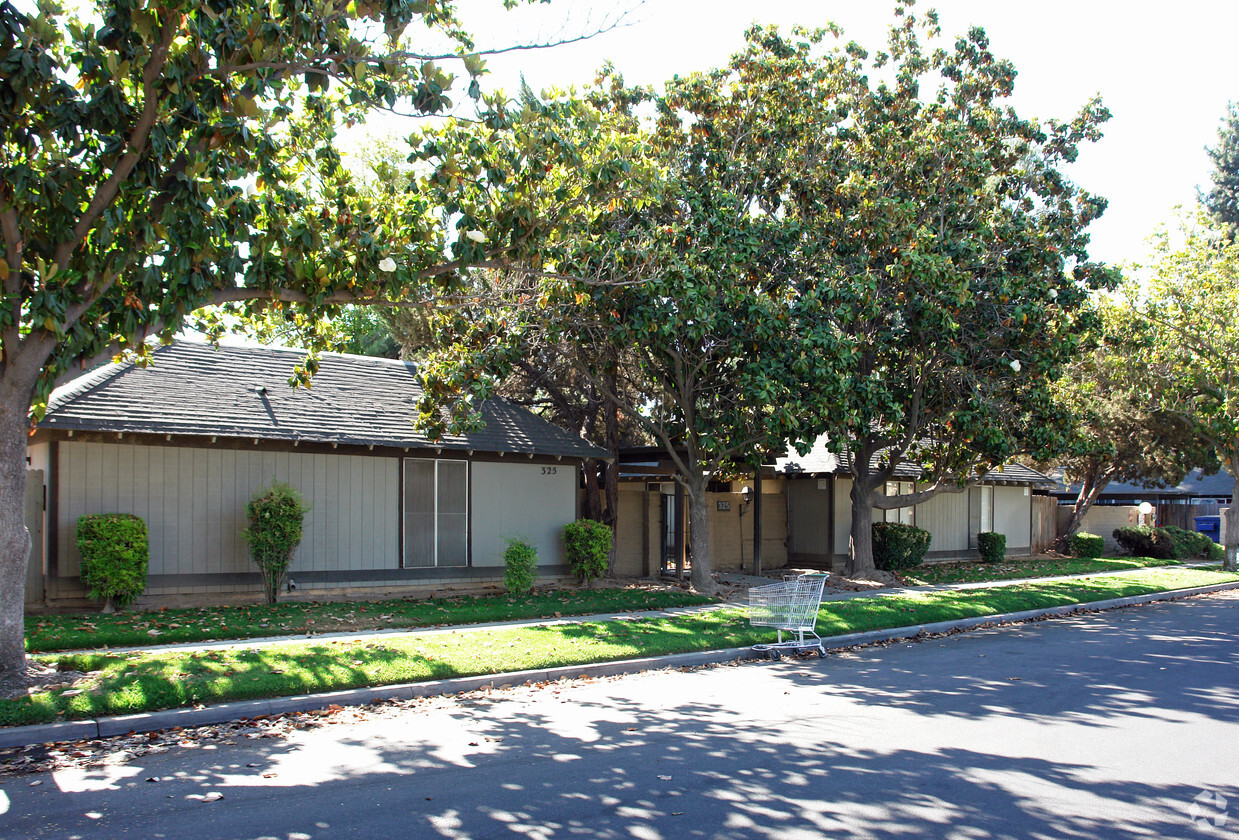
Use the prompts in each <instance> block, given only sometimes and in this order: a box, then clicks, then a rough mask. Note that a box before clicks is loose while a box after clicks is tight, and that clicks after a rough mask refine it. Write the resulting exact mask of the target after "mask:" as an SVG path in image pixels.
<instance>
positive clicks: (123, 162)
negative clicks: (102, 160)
mask: <svg viewBox="0 0 1239 840" xmlns="http://www.w3.org/2000/svg"><path fill="white" fill-rule="evenodd" d="M180 28H181V18H180V17H179V16H174V17H173V20H170V21H169V22H168V23H166V24H164V28H163V32H161V33H160V41H159V44H158V45H156V47H155V49H154V50H152V51H151V57H150V60H149V61H147V63H146V67H145V68H144V69H143V70H142V113H141V115H140V116H139V117H138V121H137V122H136V123H135V124H134V127H133V131H132V132H130V134H129V142H128V144H127V145H128V151H127V152H125V154H124V155H123V156H122V157H121V159H120V161H119V162H118V163H117V164H116V168H115V169H113V170H112V174H111V175H110V176H109V177H108V179H107V180H106V181H104V182H103V184H102V185H101V186H100V187H99V189H98V190H96V191H95V194H94V196H93V197H92V198H91V200H90V204H88V205H87V207H86V211H85V212H84V213H82V217H81V218H80V219H78V222H77V224H76V225H74V227H73V233H72V235H71V236H70V237H69V238H68V239H66V240H64V241H63V242H61V243H60V244H59V245H57V246H56V251H55V254H54V257H53V262H55V264H56V265H57V266H59V267H60V268H61V270H64V269H67V268H68V267H69V257H70V256H72V254H73V249H75V248H76V247H77V246H78V245H79V244H80V243H81V242H82V240H83V239H85V238H86V234H88V233H89V232H90V229H91V228H93V227H94V226H95V222H97V221H98V220H99V217H100V216H102V215H103V211H104V210H106V209H107V208H108V206H109V205H110V204H111V203H112V201H113V200H114V199H115V198H116V195H117V193H118V192H120V187H121V184H122V183H124V181H125V179H126V178H128V177H129V174H130V173H131V172H132V171H133V168H134V167H135V166H136V165H137V163H138V160H139V159H140V158H141V156H142V150H143V149H144V148H145V147H146V141H147V138H148V137H149V136H150V132H151V129H152V128H153V127H154V126H155V121H156V119H157V118H158V116H159V104H160V99H159V96H158V95H157V93H156V90H155V88H156V84H157V83H158V81H159V79H160V77H161V76H162V74H163V67H164V64H165V63H166V62H167V59H168V50H169V49H170V48H171V46H172V41H173V40H174V39H175V38H176V33H177V32H178V31H180Z"/></svg>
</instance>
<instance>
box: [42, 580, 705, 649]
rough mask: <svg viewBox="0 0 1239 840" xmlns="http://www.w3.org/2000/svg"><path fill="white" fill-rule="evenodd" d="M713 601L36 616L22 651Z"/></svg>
mask: <svg viewBox="0 0 1239 840" xmlns="http://www.w3.org/2000/svg"><path fill="white" fill-rule="evenodd" d="M714 600H715V599H713V598H706V597H703V596H700V595H694V594H692V593H689V592H680V591H674V590H652V589H639V588H635V587H634V588H629V589H571V590H551V591H546V592H535V593H531V594H529V595H525V596H521V597H509V596H507V595H485V596H470V597H461V598H431V599H420V600H418V599H413V598H403V599H399V600H392V601H363V602H359V601H340V602H331V603H318V602H293V603H286V604H275V605H267V604H254V605H250V606H241V607H202V608H199V609H163V610H157V611H151V612H122V613H113V614H110V615H104V614H102V613H90V614H88V615H80V614H79V615H42V616H35V617H30V618H27V619H26V650H28V651H30V652H31V653H37V652H42V651H54V650H79V649H93V648H102V647H137V646H140V645H154V644H170V643H176V642H205V641H225V640H228V639H253V638H257V637H261V636H287V635H292V634H305V633H310V632H313V633H334V632H348V631H353V630H379V629H385V628H416V627H436V626H441V625H445V624H452V625H455V624H478V623H482V622H487V621H509V620H512V619H520V618H550V617H553V616H558V615H592V614H594V613H609V612H628V611H632V610H652V609H666V608H668V607H683V606H693V605H697V604H707V603H711V602H712V601H714Z"/></svg>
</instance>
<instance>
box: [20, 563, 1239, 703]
mask: <svg viewBox="0 0 1239 840" xmlns="http://www.w3.org/2000/svg"><path fill="white" fill-rule="evenodd" d="M1232 581H1239V574H1234V573H1227V572H1222V571H1220V570H1218V569H1176V570H1166V569H1153V570H1137V571H1133V572H1130V573H1126V574H1121V575H1112V576H1107V577H1101V578H1081V579H1078V580H1071V581H1053V582H1043V583H1035V582H1034V583H1027V584H1020V585H1017V586H1005V587H991V588H982V589H971V590H964V591H954V592H919V593H907V594H904V595H891V596H886V597H880V598H855V599H851V600H846V601H832V602H827V603H826V604H825V605H823V607H822V610H821V612H820V614H819V617H818V632H819V633H821V634H822V635H823V636H828V635H840V634H845V633H853V632H860V631H864V630H877V629H887V628H892V627H904V626H910V625H918V624H928V623H931V622H935V621H944V620H948V619H956V618H968V617H976V616H987V615H997V614H1001V613H1006V612H1017V611H1020V610H1027V609H1034V608H1041V607H1051V606H1060V605H1064V604H1074V603H1088V602H1090V601H1100V600H1106V599H1109V598H1120V597H1125V596H1131V595H1143V594H1149V593H1153V592H1162V591H1167V590H1174V589H1187V588H1192V587H1197V586H1208V585H1211V584H1216V583H1226V582H1232ZM773 637H774V631H772V630H770V629H768V628H764V627H750V626H749V624H748V619H747V616H746V615H745V611H744V610H742V609H719V610H712V611H708V612H700V613H694V614H689V615H683V616H675V617H668V618H641V619H636V618H634V619H618V620H611V621H603V622H584V623H580V624H570V625H551V626H542V627H521V628H511V629H495V630H460V631H451V632H447V633H439V634H428V635H423V636H415V637H405V638H391V637H384V638H376V639H372V640H367V641H349V642H343V641H338V642H300V643H295V644H292V643H290V644H285V645H277V646H270V647H264V648H261V649H257V650H254V649H233V650H217V651H199V652H188V651H186V652H179V651H170V652H166V653H159V654H148V653H133V654H128V655H124V654H108V653H92V654H75V655H63V656H60V657H53V656H47V657H41V659H42V660H44V661H50V662H58V663H59V666H60V667H61V668H62V669H69V668H72V669H77V670H83V671H88V672H91V676H90V678H89V680H88V681H86V682H85V683H83V684H82V685H79V686H77V687H75V688H74V689H71V690H70V692H68V693H67V692H66V691H65V690H64V689H56V690H53V691H50V692H41V693H38V694H33V695H31V696H29V697H23V698H19V699H15V700H2V701H0V725H6V726H11V725H17V724H28V723H44V722H48V721H54V720H65V719H74V718H87V717H98V716H105V715H120V714H131V713H135V712H142V711H154V710H156V709H165V708H174V707H178V706H184V705H191V704H198V703H203V704H205V703H221V702H226V701H232V700H248V699H255V698H262V697H276V696H284V695H289V694H303V693H311V692H318V691H333V690H340V689H347V688H357V687H360V686H370V685H389V684H394V683H404V682H419V681H425V680H436V679H446V678H449V677H459V676H471V675H477V674H500V673H504V672H508V671H521V670H526V669H534V668H549V667H555V666H561V665H580V664H584V663H589V662H604V661H612V660H617V659H631V658H637V657H643V656H657V655H664V654H671V653H686V652H690V651H701V650H715V649H719V648H728V647H738V646H741V645H751V644H756V643H759V642H767V641H771V640H772V639H773Z"/></svg>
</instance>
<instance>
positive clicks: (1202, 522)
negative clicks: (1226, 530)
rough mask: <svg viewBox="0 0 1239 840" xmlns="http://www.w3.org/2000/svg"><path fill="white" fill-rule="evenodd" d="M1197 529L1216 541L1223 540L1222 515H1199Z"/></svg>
mask: <svg viewBox="0 0 1239 840" xmlns="http://www.w3.org/2000/svg"><path fill="white" fill-rule="evenodd" d="M1196 530H1197V531H1198V532H1199V533H1201V534H1204V535H1205V536H1206V537H1208V538H1209V539H1211V540H1213V541H1214V542H1221V541H1222V517H1221V516H1197V517H1196Z"/></svg>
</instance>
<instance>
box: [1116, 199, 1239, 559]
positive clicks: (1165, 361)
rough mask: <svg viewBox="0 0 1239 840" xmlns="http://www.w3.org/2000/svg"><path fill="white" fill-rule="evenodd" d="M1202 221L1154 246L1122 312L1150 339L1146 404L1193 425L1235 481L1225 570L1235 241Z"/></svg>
mask: <svg viewBox="0 0 1239 840" xmlns="http://www.w3.org/2000/svg"><path fill="white" fill-rule="evenodd" d="M1227 233H1228V232H1227V231H1226V230H1225V229H1219V227H1217V226H1211V225H1210V224H1209V222H1208V220H1206V219H1204V218H1201V219H1199V220H1197V221H1196V223H1195V224H1185V225H1184V226H1183V229H1182V230H1181V232H1180V236H1179V237H1177V239H1179V240H1181V242H1177V241H1175V240H1174V239H1172V238H1171V237H1170V236H1169V235H1167V234H1164V233H1163V234H1162V235H1161V236H1160V237H1158V239H1157V241H1156V249H1155V251H1154V254H1153V259H1152V261H1151V263H1150V265H1149V266H1148V268H1149V282H1148V283H1147V285H1146V286H1145V287H1144V288H1139V287H1136V286H1135V285H1133V286H1132V287H1131V288H1129V294H1128V305H1129V306H1130V307H1131V309H1132V310H1133V312H1134V313H1135V314H1136V317H1137V318H1140V319H1143V321H1144V323H1145V325H1146V328H1147V329H1148V331H1149V334H1150V336H1151V341H1149V342H1148V343H1147V345H1146V347H1145V352H1144V354H1143V356H1142V361H1143V363H1144V366H1145V369H1146V373H1147V377H1146V380H1145V383H1144V384H1145V398H1146V399H1147V400H1148V401H1150V402H1151V403H1153V404H1156V405H1158V406H1160V407H1162V408H1163V409H1164V410H1166V411H1169V412H1173V413H1175V414H1177V415H1178V416H1179V417H1181V418H1182V419H1184V420H1185V421H1187V422H1189V423H1191V424H1192V427H1193V428H1194V429H1195V431H1196V433H1197V434H1198V435H1199V436H1200V438H1201V440H1203V441H1204V442H1205V443H1206V444H1207V445H1208V446H1210V447H1212V449H1213V451H1214V453H1215V454H1216V457H1217V460H1218V461H1220V462H1221V464H1222V466H1223V467H1224V468H1225V469H1226V470H1227V472H1229V473H1230V475H1231V476H1232V477H1233V478H1234V479H1235V485H1236V486H1235V489H1234V490H1233V491H1232V493H1231V498H1232V500H1233V501H1232V503H1231V506H1230V507H1229V508H1228V509H1226V511H1225V512H1224V513H1223V531H1224V535H1225V536H1224V543H1225V548H1226V568H1227V569H1228V570H1230V571H1236V565H1237V564H1236V547H1237V546H1239V515H1237V514H1236V512H1235V507H1236V504H1235V503H1236V502H1239V321H1237V320H1236V318H1235V313H1236V312H1239V241H1236V240H1234V239H1230V238H1228V236H1227Z"/></svg>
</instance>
